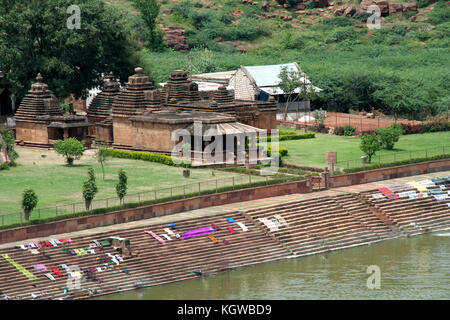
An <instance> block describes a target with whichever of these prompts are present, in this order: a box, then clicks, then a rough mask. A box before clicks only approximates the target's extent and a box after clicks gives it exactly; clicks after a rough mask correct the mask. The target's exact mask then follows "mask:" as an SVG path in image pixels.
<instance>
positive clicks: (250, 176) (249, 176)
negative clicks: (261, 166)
mask: <svg viewBox="0 0 450 320" xmlns="http://www.w3.org/2000/svg"><path fill="white" fill-rule="evenodd" d="M251 183H252V175H251V174H249V175H248V184H251Z"/></svg>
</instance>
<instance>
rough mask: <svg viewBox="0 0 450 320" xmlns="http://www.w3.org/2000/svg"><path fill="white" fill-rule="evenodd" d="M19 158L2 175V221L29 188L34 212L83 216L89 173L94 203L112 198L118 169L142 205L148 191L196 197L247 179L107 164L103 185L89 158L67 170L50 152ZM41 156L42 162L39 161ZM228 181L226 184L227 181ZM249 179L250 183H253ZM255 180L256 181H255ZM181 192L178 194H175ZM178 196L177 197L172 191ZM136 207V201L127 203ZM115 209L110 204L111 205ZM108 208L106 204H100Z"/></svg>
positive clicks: (26, 152) (150, 194)
mask: <svg viewBox="0 0 450 320" xmlns="http://www.w3.org/2000/svg"><path fill="white" fill-rule="evenodd" d="M16 149H17V151H18V152H19V155H20V157H19V159H18V164H19V165H18V166H17V167H14V168H11V169H10V170H4V171H0V215H1V214H6V213H13V212H19V211H21V207H20V201H21V196H22V192H23V190H24V189H25V188H28V187H31V188H33V189H34V190H35V192H36V193H37V195H38V198H39V203H38V208H43V207H47V206H54V205H60V204H61V205H62V204H71V203H74V202H79V203H80V206H77V208H76V211H78V210H80V211H81V210H84V208H83V205H82V203H83V198H82V191H81V190H82V184H83V182H84V181H85V180H86V179H87V169H88V168H89V167H91V166H92V167H93V168H94V170H95V173H96V176H97V184H98V188H99V192H98V194H97V195H96V199H105V198H108V197H116V191H115V184H116V183H117V181H118V176H117V173H118V171H119V169H124V170H125V172H126V173H127V175H128V194H137V193H141V194H140V197H141V200H148V199H152V198H153V197H154V193H153V192H149V191H151V190H160V189H162V188H168V187H178V188H183V186H184V185H186V184H191V185H190V186H189V187H187V188H186V192H187V193H188V192H196V191H198V183H199V182H201V190H206V189H212V188H215V186H216V184H215V181H212V182H209V183H206V182H204V181H206V180H207V181H211V180H212V179H215V178H221V181H219V185H218V186H219V187H220V186H224V185H231V184H232V177H233V176H235V177H236V176H237V177H241V178H240V179H239V178H236V179H235V183H236V184H238V183H243V182H245V181H247V180H248V177H247V176H244V175H239V174H237V173H228V172H222V171H214V174H215V175H214V176H213V175H212V172H213V171H212V170H211V169H191V174H190V178H184V177H183V168H178V167H170V166H166V165H162V164H158V163H152V162H146V161H140V160H129V159H117V158H113V159H109V160H108V161H107V162H106V165H105V173H106V174H105V181H103V179H102V171H101V167H100V165H99V164H98V163H97V161H96V159H95V157H94V156H93V155H92V154H90V155H89V154H88V155H84V156H83V157H82V158H81V159H80V160H78V161H75V163H74V164H75V165H74V166H72V167H68V166H66V165H65V163H64V159H63V158H62V157H61V156H59V155H57V154H56V153H55V152H54V151H49V150H31V149H26V148H19V147H17V148H16ZM42 155H45V158H44V157H42ZM227 177H228V178H227ZM252 178H253V177H252ZM256 180H258V178H257V177H255V178H254V180H253V181H256ZM178 191H179V190H178ZM174 192H176V191H174ZM170 195H171V194H170V190H165V191H159V192H158V193H157V197H163V196H170ZM131 201H138V198H137V195H136V196H135V197H134V198H132V199H131V198H130V199H129V201H128V202H131ZM115 204H118V203H117V201H115V202H114V201H110V202H109V205H115ZM98 205H101V206H106V205H105V204H98Z"/></svg>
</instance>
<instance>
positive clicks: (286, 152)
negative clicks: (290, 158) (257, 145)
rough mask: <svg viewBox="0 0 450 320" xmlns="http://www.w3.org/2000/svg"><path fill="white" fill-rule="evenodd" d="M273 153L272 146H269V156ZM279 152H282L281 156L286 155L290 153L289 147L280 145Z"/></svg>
mask: <svg viewBox="0 0 450 320" xmlns="http://www.w3.org/2000/svg"><path fill="white" fill-rule="evenodd" d="M271 153H272V148H271V147H268V148H267V156H269V157H270V155H271ZM278 153H279V154H280V157H285V156H287V155H288V149H286V148H283V147H280V148H279V149H278Z"/></svg>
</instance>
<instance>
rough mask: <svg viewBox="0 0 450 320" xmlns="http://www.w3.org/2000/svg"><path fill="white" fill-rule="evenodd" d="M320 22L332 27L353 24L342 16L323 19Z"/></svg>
mask: <svg viewBox="0 0 450 320" xmlns="http://www.w3.org/2000/svg"><path fill="white" fill-rule="evenodd" d="M322 24H324V25H327V26H332V27H348V26H353V25H354V24H353V22H352V21H351V20H350V19H349V18H347V17H344V16H338V17H334V18H330V19H325V20H323V21H322Z"/></svg>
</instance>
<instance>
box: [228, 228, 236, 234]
mask: <svg viewBox="0 0 450 320" xmlns="http://www.w3.org/2000/svg"><path fill="white" fill-rule="evenodd" d="M227 229H228V230H229V231H230V233H236V231H235V230H234V229H233V228H232V227H227Z"/></svg>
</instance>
